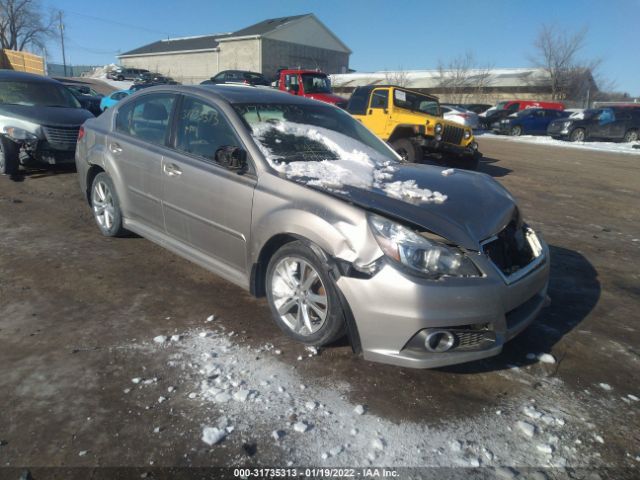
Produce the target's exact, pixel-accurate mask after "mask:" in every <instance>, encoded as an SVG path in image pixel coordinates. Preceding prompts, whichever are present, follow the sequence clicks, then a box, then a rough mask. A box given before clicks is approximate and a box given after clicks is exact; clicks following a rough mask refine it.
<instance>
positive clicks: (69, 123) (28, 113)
mask: <svg viewBox="0 0 640 480" xmlns="http://www.w3.org/2000/svg"><path fill="white" fill-rule="evenodd" d="M0 115H4V116H7V117H13V118H18V119H20V120H25V121H27V122H32V123H36V124H40V125H50V126H54V127H77V126H78V125H82V124H83V123H84V121H85V120H86V119H87V118H92V117H93V114H92V113H91V112H89V111H87V110H85V109H84V108H63V107H31V106H28V105H0Z"/></svg>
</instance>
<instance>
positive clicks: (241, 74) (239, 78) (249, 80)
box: [201, 70, 271, 87]
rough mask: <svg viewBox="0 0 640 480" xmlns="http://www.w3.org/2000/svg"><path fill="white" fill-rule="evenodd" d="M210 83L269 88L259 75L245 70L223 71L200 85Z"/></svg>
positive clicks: (267, 83)
mask: <svg viewBox="0 0 640 480" xmlns="http://www.w3.org/2000/svg"><path fill="white" fill-rule="evenodd" d="M212 83H244V84H245V85H265V86H267V87H269V86H271V84H270V83H269V81H268V80H267V79H266V78H265V76H264V75H262V74H261V73H257V72H249V71H246V70H224V71H222V72H220V73H219V74H217V75H216V76H215V77H211V79H210V80H205V81H204V82H202V83H201V85H207V84H212Z"/></svg>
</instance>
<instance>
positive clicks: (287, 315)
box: [266, 241, 345, 346]
mask: <svg viewBox="0 0 640 480" xmlns="http://www.w3.org/2000/svg"><path fill="white" fill-rule="evenodd" d="M266 287H267V299H268V301H269V307H270V308H271V312H272V314H273V317H274V319H275V321H276V323H277V324H278V326H279V327H280V328H281V329H282V330H283V331H284V332H285V333H286V334H287V335H289V336H290V337H292V338H294V339H296V340H298V341H299V342H302V343H305V344H308V345H316V346H322V345H326V344H329V343H331V342H334V341H335V340H337V339H338V338H340V337H342V336H344V334H345V319H344V312H343V311H342V306H341V303H340V298H339V295H338V292H337V290H336V288H337V287H336V286H335V284H334V282H333V280H332V279H331V277H330V276H329V272H328V270H327V267H326V262H323V261H322V260H320V258H318V255H317V254H316V253H314V251H313V250H312V249H311V248H309V247H308V246H307V245H305V244H304V243H303V242H300V241H296V242H292V243H288V244H286V245H285V246H283V247H282V248H280V250H278V251H277V252H276V253H275V255H274V256H273V257H272V258H271V260H270V261H269V266H268V267H267V278H266Z"/></svg>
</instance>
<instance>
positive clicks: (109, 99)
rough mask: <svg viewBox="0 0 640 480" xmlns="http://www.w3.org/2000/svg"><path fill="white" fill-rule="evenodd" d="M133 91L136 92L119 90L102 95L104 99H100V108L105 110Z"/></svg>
mask: <svg viewBox="0 0 640 480" xmlns="http://www.w3.org/2000/svg"><path fill="white" fill-rule="evenodd" d="M132 93H134V92H133V90H117V91H115V92H113V93H112V94H111V95H107V96H106V97H102V100H101V101H100V110H101V111H102V112H104V111H105V110H106V109H107V108H111V107H113V106H114V105H115V104H116V103H118V102H119V101H120V100H122V99H123V98H126V97H128V96H129V95H131V94H132Z"/></svg>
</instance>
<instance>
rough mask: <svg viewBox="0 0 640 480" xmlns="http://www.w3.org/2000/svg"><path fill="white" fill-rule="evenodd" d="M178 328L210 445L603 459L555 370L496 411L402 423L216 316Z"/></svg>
mask: <svg viewBox="0 0 640 480" xmlns="http://www.w3.org/2000/svg"><path fill="white" fill-rule="evenodd" d="M183 338H184V340H183V341H182V342H179V343H171V344H170V348H174V349H176V350H177V351H178V352H180V353H176V354H174V355H172V356H171V358H172V360H171V361H169V365H170V366H172V367H175V368H178V369H180V370H181V371H182V373H181V376H182V377H183V379H185V380H186V381H194V382H196V385H194V386H192V387H191V388H189V386H188V384H185V385H184V390H185V393H186V392H188V391H189V390H190V389H191V390H193V391H192V392H191V394H189V395H188V396H186V397H183V398H184V401H185V402H195V403H196V404H199V405H200V406H201V408H202V409H203V413H204V414H205V415H206V417H207V420H206V422H203V423H204V424H203V425H202V428H203V430H202V437H201V440H202V441H203V442H205V443H206V444H207V445H211V446H212V448H220V447H218V446H217V445H218V444H219V443H220V442H239V443H242V442H243V441H244V439H246V438H256V439H259V442H264V443H265V444H266V445H262V447H265V448H262V449H261V451H263V452H264V451H266V450H268V451H269V452H270V453H269V455H271V457H272V458H270V459H269V460H268V461H272V462H274V463H279V462H280V463H281V462H283V459H284V460H287V461H290V462H292V463H291V464H297V465H318V466H352V467H353V466H366V465H387V466H396V467H399V466H444V467H461V466H462V467H478V466H492V467H495V468H499V467H505V466H514V465H517V466H518V468H520V467H523V468H526V467H531V466H533V467H560V468H565V467H567V468H568V467H586V466H598V465H602V458H601V457H600V453H599V452H598V448H597V446H598V445H600V444H601V443H602V442H601V441H600V439H602V436H601V435H600V432H597V431H596V430H595V427H594V425H593V424H592V423H591V422H590V421H589V418H588V414H587V413H586V412H585V411H584V410H583V409H582V408H581V407H580V406H579V405H577V404H575V403H572V402H568V403H567V402H564V403H563V404H562V405H561V409H560V408H558V404H559V403H560V402H559V398H567V397H568V395H567V394H566V392H563V387H562V383H561V382H560V381H559V380H557V379H550V380H548V381H546V382H547V383H548V385H547V386H546V387H542V389H541V390H539V391H537V393H536V395H538V397H537V399H531V398H529V397H527V398H521V399H519V400H517V399H515V400H514V402H515V403H512V404H505V405H501V410H500V415H496V414H495V412H481V411H477V412H474V413H473V414H472V415H466V416H463V417H462V418H460V419H457V420H453V419H452V420H449V421H448V422H447V423H446V424H445V425H442V426H437V427H435V426H431V425H427V424H426V423H412V422H403V423H401V424H398V423H395V422H392V421H390V420H387V419H385V418H384V417H381V416H378V415H376V414H375V413H374V412H371V411H369V410H368V409H367V408H366V407H365V406H364V402H363V403H360V404H358V403H351V402H349V401H348V400H347V399H346V398H347V393H349V392H348V388H349V387H348V386H347V385H344V384H343V383H335V382H332V381H331V379H325V380H322V381H315V382H314V383H313V384H312V385H309V384H307V385H305V384H304V382H303V380H302V379H301V378H300V376H299V375H298V374H297V372H296V371H295V370H294V368H292V367H294V365H291V364H287V363H285V362H282V361H281V360H280V359H281V358H282V357H279V356H275V355H273V354H272V351H273V348H274V346H273V345H264V346H262V347H258V348H256V347H250V346H248V345H237V344H234V343H232V341H231V339H230V338H229V336H228V335H227V332H226V331H225V329H224V327H223V326H221V325H220V326H216V327H215V329H213V330H212V331H211V332H210V335H209V336H208V337H204V338H203V337H200V336H199V335H198V334H197V333H196V332H189V333H186V334H184V335H183ZM156 348H157V347H156ZM166 348H167V347H165V348H162V349H160V348H157V351H158V352H160V351H165V349H166ZM301 349H302V347H301ZM176 360H179V361H176ZM307 361H313V360H307ZM295 363H297V362H295ZM514 374H515V375H518V376H522V375H525V373H524V371H523V370H519V371H518V372H515V373H506V374H505V375H514ZM189 378H192V379H193V380H189ZM195 391H198V394H196V393H195ZM529 393H530V392H529ZM363 400H364V399H363ZM174 405H175V403H174ZM230 425H233V426H230ZM347 432H348V433H347ZM194 441H195V439H194ZM602 441H603V442H604V440H602ZM236 460H238V461H240V459H236ZM506 470H509V469H505V471H506ZM509 471H510V470H509Z"/></svg>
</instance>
